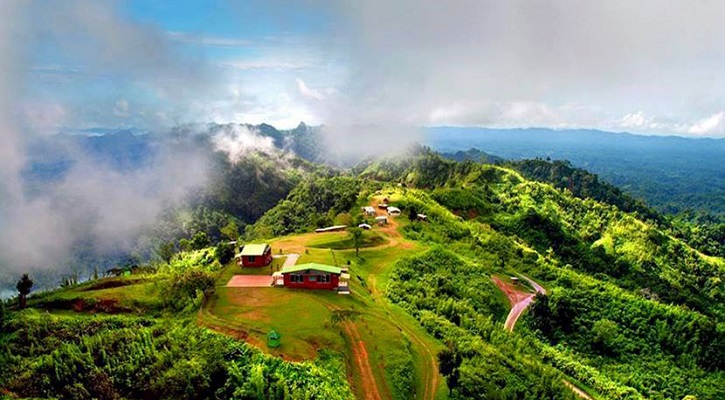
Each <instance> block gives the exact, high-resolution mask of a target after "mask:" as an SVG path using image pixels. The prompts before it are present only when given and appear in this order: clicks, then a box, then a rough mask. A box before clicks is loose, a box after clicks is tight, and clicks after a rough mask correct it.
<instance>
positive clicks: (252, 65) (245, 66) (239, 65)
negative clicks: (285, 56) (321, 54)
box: [219, 58, 310, 71]
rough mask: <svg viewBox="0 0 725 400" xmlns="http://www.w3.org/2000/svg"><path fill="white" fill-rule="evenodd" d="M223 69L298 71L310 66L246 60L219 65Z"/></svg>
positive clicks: (271, 59) (270, 60)
mask: <svg viewBox="0 0 725 400" xmlns="http://www.w3.org/2000/svg"><path fill="white" fill-rule="evenodd" d="M219 65H220V66H222V67H225V68H232V69H238V70H241V71H247V70H255V69H274V70H299V69H304V68H308V67H309V66H310V65H309V64H307V63H304V62H299V61H285V60H282V59H274V58H261V59H247V60H237V61H226V62H221V63H219Z"/></svg>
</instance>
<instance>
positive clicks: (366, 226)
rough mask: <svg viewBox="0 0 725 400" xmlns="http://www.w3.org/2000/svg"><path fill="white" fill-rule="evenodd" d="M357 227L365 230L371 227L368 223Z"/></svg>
mask: <svg viewBox="0 0 725 400" xmlns="http://www.w3.org/2000/svg"><path fill="white" fill-rule="evenodd" d="M357 227H358V228H360V229H365V230H368V229H370V228H372V226H370V225H369V224H360V225H358V226H357Z"/></svg>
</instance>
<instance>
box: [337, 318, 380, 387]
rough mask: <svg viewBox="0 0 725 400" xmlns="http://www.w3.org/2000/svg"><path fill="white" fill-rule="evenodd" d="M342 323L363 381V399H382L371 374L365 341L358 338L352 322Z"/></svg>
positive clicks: (358, 334)
mask: <svg viewBox="0 0 725 400" xmlns="http://www.w3.org/2000/svg"><path fill="white" fill-rule="evenodd" d="M342 325H343V328H344V329H345V333H347V336H348V337H349V338H350V342H351V344H352V355H353V357H354V358H355V365H356V366H357V369H358V370H359V371H360V380H362V382H363V387H362V388H361V389H362V391H363V393H364V395H365V399H366V400H382V397H380V390H379V389H378V384H377V382H376V381H375V376H374V375H373V370H372V368H371V367H370V361H369V360H368V351H367V349H366V348H365V342H363V341H362V339H361V338H360V333H358V331H357V327H356V326H355V325H354V324H352V323H350V322H345V323H344V324H342Z"/></svg>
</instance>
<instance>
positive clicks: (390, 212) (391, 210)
mask: <svg viewBox="0 0 725 400" xmlns="http://www.w3.org/2000/svg"><path fill="white" fill-rule="evenodd" d="M388 215H400V209H399V208H398V207H393V206H388Z"/></svg>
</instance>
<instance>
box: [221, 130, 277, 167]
mask: <svg viewBox="0 0 725 400" xmlns="http://www.w3.org/2000/svg"><path fill="white" fill-rule="evenodd" d="M212 142H213V143H214V150H216V151H221V152H224V153H226V154H227V156H228V157H229V162H231V163H236V162H237V161H239V160H241V159H242V158H244V157H246V156H247V155H249V154H250V153H253V152H259V151H261V152H265V153H268V154H274V153H275V147H274V142H273V140H272V138H271V137H268V136H262V135H260V134H259V132H257V131H256V130H252V129H249V128H247V127H246V126H240V125H224V126H223V127H222V128H221V130H219V131H218V132H215V133H214V135H213V136H212Z"/></svg>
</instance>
